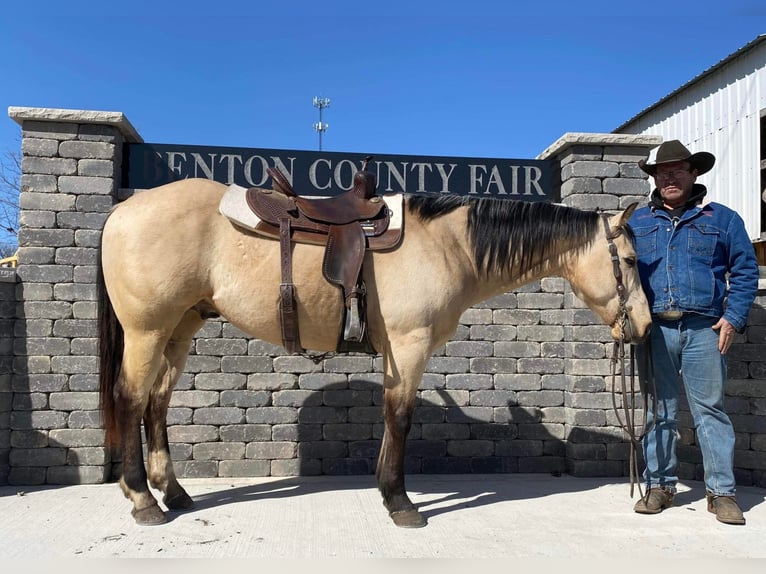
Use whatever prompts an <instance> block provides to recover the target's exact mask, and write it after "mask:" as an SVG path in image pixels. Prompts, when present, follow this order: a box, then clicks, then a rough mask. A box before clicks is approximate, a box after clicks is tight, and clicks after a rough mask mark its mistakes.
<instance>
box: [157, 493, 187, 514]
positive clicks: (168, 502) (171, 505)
mask: <svg viewBox="0 0 766 574" xmlns="http://www.w3.org/2000/svg"><path fill="white" fill-rule="evenodd" d="M162 502H163V503H165V506H167V507H168V510H187V509H189V508H194V501H193V500H192V499H191V496H189V495H188V494H186V493H185V492H181V493H180V494H176V495H175V496H172V497H168V496H167V495H166V496H165V497H164V498H163V499H162Z"/></svg>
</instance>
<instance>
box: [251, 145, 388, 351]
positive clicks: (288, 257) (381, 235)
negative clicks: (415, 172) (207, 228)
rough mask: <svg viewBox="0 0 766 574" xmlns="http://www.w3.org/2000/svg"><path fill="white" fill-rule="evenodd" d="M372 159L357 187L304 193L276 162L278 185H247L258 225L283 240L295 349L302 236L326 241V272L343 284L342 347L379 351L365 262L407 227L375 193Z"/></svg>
mask: <svg viewBox="0 0 766 574" xmlns="http://www.w3.org/2000/svg"><path fill="white" fill-rule="evenodd" d="M370 159H372V158H371V157H367V158H365V160H364V164H363V167H362V169H361V170H360V171H358V172H357V173H356V174H355V175H354V185H353V188H352V189H351V190H349V191H346V192H344V193H342V194H340V195H337V196H333V197H328V198H309V197H305V196H299V195H298V194H296V193H295V191H294V190H293V188H292V186H291V185H290V182H289V181H288V180H287V178H286V177H285V176H284V175H283V174H282V172H280V171H279V170H278V169H273V168H269V169H268V170H267V171H268V173H269V175H270V176H271V178H272V181H273V187H274V189H273V190H269V189H261V188H255V187H253V188H250V189H248V190H247V191H246V201H247V205H248V206H249V208H250V209H251V210H252V212H253V213H254V214H255V215H256V216H257V217H258V218H259V220H260V221H259V222H258V223H257V225H255V227H254V230H255V231H256V232H257V233H259V234H261V235H266V236H270V237H272V238H275V239H279V242H280V266H281V277H282V279H281V283H280V289H279V292H280V298H279V314H280V326H281V330H282V344H283V345H284V347H285V349H286V350H287V351H288V352H290V353H302V352H304V349H303V347H302V346H301V344H300V338H299V333H298V314H297V310H296V305H295V285H294V284H293V279H292V243H296V242H298V243H311V244H314V245H324V246H325V251H324V257H323V259H322V273H323V275H324V277H325V279H326V280H327V281H328V282H330V283H331V284H333V285H336V286H338V287H339V288H340V294H341V299H342V301H343V304H344V305H343V309H344V317H343V325H344V326H343V333H342V338H340V340H339V343H338V350H341V351H363V352H375V350H374V349H373V348H372V346H371V344H370V343H369V339H368V338H367V330H366V313H365V295H366V287H365V285H364V281H363V280H362V264H363V262H364V256H365V253H366V252H367V251H368V250H379V249H389V248H392V247H394V246H396V244H397V243H398V242H399V240H400V238H401V227H398V228H396V229H391V228H390V221H391V210H390V209H389V207H388V204H387V203H386V201H384V199H383V198H382V197H379V196H376V195H375V188H376V181H375V176H374V175H373V174H371V173H369V172H368V171H367V163H368V162H369V160H370Z"/></svg>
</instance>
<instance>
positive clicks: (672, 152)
mask: <svg viewBox="0 0 766 574" xmlns="http://www.w3.org/2000/svg"><path fill="white" fill-rule="evenodd" d="M677 161H688V162H689V163H690V164H691V166H692V169H696V170H697V175H702V174H703V173H707V172H709V171H710V170H711V169H712V168H713V164H714V163H715V156H714V155H713V154H712V153H708V152H706V151H699V152H697V153H695V154H692V153H691V152H690V151H689V150H688V149H686V147H685V146H684V144H682V143H681V142H680V141H678V140H669V141H666V142H663V143H661V144H660V145H659V146H657V147H656V148H654V149H653V150H652V151H650V152H649V158H648V159H647V160H646V161H644V160H643V159H642V160H640V161H639V162H638V167H640V168H641V169H642V170H643V171H645V172H646V173H648V174H649V175H654V174H655V173H657V166H658V165H662V164H663V163H675V162H677Z"/></svg>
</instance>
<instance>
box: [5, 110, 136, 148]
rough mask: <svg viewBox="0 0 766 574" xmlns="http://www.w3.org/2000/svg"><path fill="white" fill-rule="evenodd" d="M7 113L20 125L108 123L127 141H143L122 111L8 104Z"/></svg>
mask: <svg viewBox="0 0 766 574" xmlns="http://www.w3.org/2000/svg"><path fill="white" fill-rule="evenodd" d="M8 115H9V116H10V117H11V119H13V120H14V121H15V122H16V123H17V124H19V125H20V126H22V127H23V125H24V122H25V121H29V120H34V121H38V122H67V123H75V124H101V125H110V126H114V127H116V128H117V129H118V130H120V133H121V134H122V136H123V137H124V138H125V141H127V142H130V143H142V142H143V141H144V139H143V138H142V137H141V136H140V135H138V132H137V131H136V129H135V128H134V127H133V125H132V124H131V123H130V122H129V121H128V118H126V117H125V114H123V113H122V112H102V111H95V110H62V109H57V108H24V107H18V106H10V107H9V108H8Z"/></svg>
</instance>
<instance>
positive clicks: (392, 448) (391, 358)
mask: <svg viewBox="0 0 766 574" xmlns="http://www.w3.org/2000/svg"><path fill="white" fill-rule="evenodd" d="M427 360H428V356H427V354H424V352H423V349H421V348H420V346H419V345H418V344H412V345H408V346H406V347H404V346H403V348H402V349H400V352H399V353H398V354H395V353H394V352H390V353H389V354H388V356H387V357H386V361H385V363H386V364H385V380H384V394H383V418H384V425H385V430H384V433H383V443H382V444H381V447H380V455H379V456H378V464H377V468H376V471H375V474H376V476H377V480H378V488H379V489H380V493H381V494H382V495H383V504H384V506H385V507H386V509H387V510H388V512H389V516H390V517H391V519H392V520H393V521H394V524H396V525H397V526H401V527H403V528H420V527H421V526H425V525H426V519H425V518H424V517H423V515H422V514H420V512H418V510H417V508H415V505H414V504H413V503H412V501H411V500H410V498H409V496H407V490H406V487H405V484H404V454H405V445H406V440H407V434H408V433H409V432H410V427H411V426H412V411H413V410H414V408H415V395H416V393H417V389H418V384H419V382H420V378H421V376H422V375H423V369H424V368H425V364H426V361H427Z"/></svg>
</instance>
